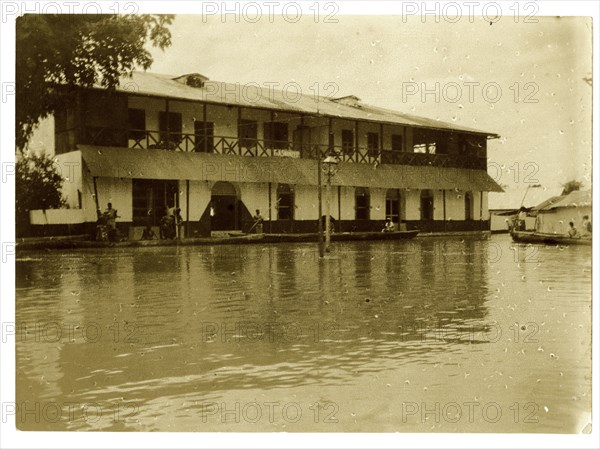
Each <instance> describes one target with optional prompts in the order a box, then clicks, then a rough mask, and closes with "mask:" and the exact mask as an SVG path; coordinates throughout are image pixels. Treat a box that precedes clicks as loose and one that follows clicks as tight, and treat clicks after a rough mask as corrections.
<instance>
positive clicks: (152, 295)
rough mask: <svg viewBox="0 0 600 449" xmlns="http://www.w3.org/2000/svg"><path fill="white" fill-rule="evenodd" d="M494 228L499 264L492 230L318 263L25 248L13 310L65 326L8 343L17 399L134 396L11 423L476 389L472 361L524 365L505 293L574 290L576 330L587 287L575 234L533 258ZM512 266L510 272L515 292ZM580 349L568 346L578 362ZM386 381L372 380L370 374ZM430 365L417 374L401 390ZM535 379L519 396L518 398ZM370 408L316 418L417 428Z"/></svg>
mask: <svg viewBox="0 0 600 449" xmlns="http://www.w3.org/2000/svg"><path fill="white" fill-rule="evenodd" d="M501 242H502V248H503V250H504V253H503V257H502V258H501V259H499V260H490V252H489V251H488V249H489V248H488V247H487V246H486V245H489V242H485V241H477V240H460V239H455V240H453V239H445V240H442V239H423V240H415V241H411V242H401V241H400V242H361V243H339V244H336V245H335V247H334V251H333V252H332V253H331V254H330V255H328V256H327V257H326V259H325V260H320V259H319V258H318V257H317V252H316V248H314V245H309V244H306V245H303V244H298V245H270V246H265V247H261V246H258V245H247V246H215V247H183V248H176V247H165V248H139V249H127V250H115V249H112V250H107V251H80V252H73V253H67V254H58V253H48V254H43V255H32V256H27V257H22V258H20V259H19V260H18V261H17V321H18V323H19V324H20V325H21V326H25V327H26V328H27V329H30V330H31V329H35V328H36V326H37V327H38V328H42V329H44V328H45V327H48V329H49V328H50V327H52V326H55V327H56V326H58V327H60V328H61V329H62V330H63V332H62V335H61V337H60V338H58V339H57V338H50V337H48V335H46V334H44V333H43V332H42V333H41V334H40V335H38V336H37V337H38V338H34V337H35V335H31V334H26V335H23V336H21V338H18V339H17V367H18V368H17V370H18V374H19V375H18V377H17V378H18V381H17V394H18V402H23V401H36V400H53V401H56V402H57V403H59V404H64V403H66V402H76V403H79V404H89V403H99V404H112V405H111V407H115V405H114V404H117V405H116V406H117V407H118V404H123V403H126V404H128V403H135V404H136V407H138V409H137V410H136V412H135V418H132V419H131V420H129V421H128V420H125V421H124V420H118V421H116V422H115V420H113V421H110V420H107V419H99V420H98V421H97V422H92V421H91V420H83V421H82V420H69V419H62V420H61V421H59V422H58V423H56V422H49V421H48V420H44V419H41V420H37V421H36V420H34V419H26V420H25V422H24V423H22V425H21V426H20V427H21V428H28V429H29V428H31V429H43V428H48V429H56V428H107V429H113V430H120V429H130V430H133V429H137V430H153V429H154V430H167V429H175V430H198V429H196V428H194V425H195V424H196V423H197V421H194V419H199V418H202V420H204V418H205V417H204V418H203V416H204V415H202V413H204V412H205V411H204V412H203V410H202V404H205V403H206V401H223V400H228V399H229V400H232V398H239V397H243V396H245V395H250V397H256V396H257V395H259V396H265V395H266V396H265V397H267V398H268V397H277V398H284V397H286V395H287V394H290V392H291V391H295V392H296V393H295V394H297V395H299V396H300V397H306V398H309V399H307V400H313V399H315V398H319V397H320V394H324V393H319V392H325V391H326V392H329V395H330V399H333V400H336V401H340V398H344V399H343V401H344V402H346V401H347V403H346V406H347V407H354V405H355V404H363V406H365V407H366V408H367V409H369V408H370V407H373V406H375V405H376V404H377V406H379V405H380V404H382V403H385V401H386V399H385V398H389V397H390V396H389V395H390V392H391V390H390V389H395V390H393V391H394V394H400V393H402V395H403V396H402V395H401V396H402V397H405V398H414V399H416V400H421V399H422V398H423V397H424V396H423V394H424V391H431V394H433V392H434V391H437V393H436V394H437V396H433V397H435V398H436V399H437V400H439V398H440V397H444V396H447V395H448V394H450V393H452V392H460V394H461V395H463V396H464V395H469V397H470V396H471V391H470V388H471V386H470V385H469V383H470V381H471V379H473V380H475V378H476V377H477V374H475V373H476V371H477V370H481V372H480V373H479V378H478V379H477V381H478V382H480V384H476V385H478V386H479V385H483V384H484V383H485V382H487V381H488V379H489V376H492V375H495V374H493V373H494V372H495V371H497V370H499V369H501V368H502V369H506V367H507V363H509V364H513V363H514V364H515V366H516V365H518V364H520V363H522V361H521V360H517V357H516V356H514V355H513V357H512V358H510V359H509V362H507V361H506V360H505V355H504V354H507V353H508V351H509V350H510V351H511V353H515V352H516V351H517V350H518V349H519V348H520V347H518V348H517V347H516V346H514V345H513V347H509V346H508V345H509V343H508V340H507V339H506V338H504V339H500V337H499V333H498V330H499V329H500V333H501V334H502V332H504V334H503V335H504V337H506V336H507V332H509V329H508V328H509V326H510V325H512V324H514V322H515V320H518V321H520V322H523V323H527V320H529V319H531V320H535V319H537V318H538V317H540V316H541V317H542V318H543V315H538V316H537V317H533V318H528V317H529V316H530V314H531V311H530V310H525V311H523V310H520V311H519V312H518V313H515V314H512V313H511V312H510V307H513V304H514V303H515V302H519V303H526V304H527V301H529V302H530V303H531V297H532V296H533V295H536V294H538V295H539V293H540V289H541V288H542V287H543V290H542V291H544V292H545V293H548V290H547V289H546V287H547V288H550V286H546V285H545V283H549V284H553V287H552V288H554V291H555V292H556V291H561V294H562V295H563V296H569V297H570V296H576V297H578V299H580V300H581V301H582V304H581V306H580V307H577V306H576V305H574V304H573V303H571V304H570V307H571V308H572V310H570V312H572V313H576V314H578V315H577V317H576V318H574V319H573V321H572V324H571V325H572V326H573V327H574V326H576V325H577V326H580V325H581V326H582V327H577V333H576V334H575V333H574V331H573V329H572V328H569V329H565V328H564V326H566V324H562V326H563V328H561V325H557V326H554V327H553V331H552V335H554V336H556V335H557V333H558V332H559V331H562V332H565V331H566V330H568V331H570V332H571V335H573V336H575V335H576V336H577V338H580V339H582V340H583V341H586V339H587V340H589V333H586V330H588V329H589V328H590V327H589V326H590V323H589V309H585V308H586V307H588V306H589V297H588V298H587V299H586V298H585V295H584V296H583V298H582V296H581V291H582V289H583V291H585V289H586V288H588V289H589V285H590V284H589V283H590V279H591V278H590V276H591V271H586V270H587V267H588V266H589V261H588V259H587V258H588V257H589V254H585V253H582V252H581V251H582V250H583V251H585V250H586V249H571V248H569V249H567V250H565V251H561V252H560V257H558V250H556V249H555V248H552V249H545V248H542V249H541V250H540V254H538V255H539V256H543V259H545V261H540V260H541V259H538V260H537V262H535V263H525V261H524V260H519V257H528V256H523V255H522V254H521V255H519V254H516V256H515V254H514V251H513V249H511V248H512V246H511V244H510V243H509V242H508V241H505V240H503V241H501ZM564 256H567V257H568V258H569V259H570V263H571V265H570V266H571V267H572V272H571V273H568V274H569V276H570V277H568V278H567V279H563V281H562V282H561V280H560V276H558V277H557V276H555V275H556V274H557V273H555V271H556V270H558V271H561V272H562V273H563V274H565V269H564V266H563V263H562V262H561V258H562V257H564ZM514 257H516V259H514ZM492 262H493V263H492ZM575 270H577V275H578V277H577V276H576V277H575V278H574V277H573V276H575V274H574V272H575ZM567 271H568V270H567ZM523 278H524V279H523ZM515 279H518V280H519V282H520V283H521V285H519V288H518V289H514V290H513V289H512V287H510V285H511V282H514V280H515ZM540 283H542V284H540ZM540 285H541V286H542V287H540ZM550 299H551V298H550ZM582 307H583V308H582ZM540 310H543V309H537V313H540ZM554 312H555V311H548V313H549V314H551V315H552V316H554ZM562 313H567V312H565V311H564V310H563V312H562ZM546 319H547V320H548V322H550V321H551V319H550V316H547V318H546ZM571 325H570V326H571ZM65 328H66V329H67V330H71V331H70V332H65V331H64V329H65ZM510 341H511V342H512V343H513V344H514V338H511V339H510ZM549 344H550V343H549ZM553 344H556V340H554V343H553ZM529 349H530V348H529V347H528V348H527V350H529ZM531 349H532V352H533V348H531ZM555 351H557V350H556V349H555ZM585 351H586V348H585V346H584V347H583V349H581V350H580V351H579V352H577V353H576V354H571V355H572V356H573V358H575V359H576V360H579V363H580V364H581V361H580V360H581V357H582V356H585ZM540 354H541V352H540ZM535 356H536V357H537V356H539V354H535ZM519 357H520V356H519ZM544 360H545V359H544ZM584 360H585V359H584ZM553 362H554V361H553ZM439 366H442V367H443V368H444V369H445V370H446V371H444V372H440V371H439V369H438V367H439ZM465 366H469V368H468V369H466V368H465ZM582 368H585V363H584V364H583V365H582ZM554 369H555V368H554ZM560 369H563V370H565V369H566V368H565V367H561V368H560ZM550 370H551V371H552V368H550ZM471 375H472V376H473V377H471V378H470V379H469V380H468V381H465V379H467V377H468V376H471ZM529 375H535V376H538V375H540V374H539V373H535V374H529ZM384 378H386V379H388V381H387V382H386V383H384V384H383V385H379V384H376V385H374V384H373V383H372V382H373V379H377V382H380V379H384ZM411 379H412V382H413V383H410V382H411ZM426 379H428V382H429V383H428V384H427V386H423V387H419V388H418V389H417V387H412V385H413V384H415V383H418V382H425V380H426ZM365 382H366V383H365ZM381 382H383V381H381ZM465 384H466V385H465ZM366 385H369V387H368V388H371V389H374V391H375V392H376V393H375V394H373V395H372V397H367V398H365V397H363V391H365V387H366ZM490 385H495V384H493V383H492V384H490ZM528 385H529V384H528V383H524V384H523V385H522V386H521V387H520V388H515V390H514V392H513V394H517V392H518V394H520V395H523V394H524V391H527V390H526V388H528ZM582 385H583V388H584V389H585V386H586V385H587V384H586V383H585V382H584V383H583V384H580V383H579V384H576V386H574V387H573V388H578V389H581V388H582ZM481 388H482V391H485V390H487V391H486V393H487V394H490V393H489V392H490V390H491V391H494V388H490V387H486V388H484V387H483V386H481ZM507 388H508V387H507ZM553 388H555V387H553ZM550 390H551V388H549V389H548V392H549V391H550ZM571 393H572V392H567V393H566V394H571ZM506 394H507V392H506V391H495V392H494V395H499V396H493V397H495V398H496V397H502V395H506ZM548 394H549V393H548ZM382 398H383V399H382ZM518 400H519V401H521V400H523V399H522V396H519V398H518ZM173 404H177V406H175V405H173ZM182 404H185V406H182ZM386 407H387V406H386ZM395 407H396V412H397V411H398V410H397V407H398V405H397V404H396V406H395ZM392 408H393V407H392ZM584 409H585V407H584ZM167 410H168V412H167ZM386 410H387V409H386ZM169 413H171V414H172V413H175V414H177V416H178V417H179V419H178V420H175V421H172V418H173V416H170V415H169ZM386 413H391V412H389V410H388V411H387V412H386ZM368 416H370V417H368V418H367V417H364V419H363V420H362V421H360V422H358V421H356V420H355V421H356V422H346V424H345V425H346V426H348V427H343V428H337V429H336V428H330V429H325V430H337V431H340V430H344V429H346V430H348V429H354V430H413V431H414V430H415V429H416V431H423V429H421V428H420V427H419V426H417V427H411V428H410V429H408V428H406V427H405V428H402V426H399V425H398V421H397V416H395V417H392V416H387V415H386V416H381V415H377V414H376V415H373V416H371V415H368ZM63 418H64V416H63ZM563 419H564V417H563ZM302 422H303V425H304V426H305V427H298V429H300V430H306V429H313V427H314V426H313V427H311V421H310V420H308V421H306V420H305V421H302ZM167 423H169V424H168V425H167ZM218 424H222V423H218ZM417 424H419V423H417ZM421 424H422V423H421ZM516 424H519V423H516ZM516 424H515V423H514V422H513V423H512V424H511V423H509V424H507V425H508V426H509V427H508V429H512V428H514V427H515V426H516ZM415 425H416V424H415ZM170 426H173V427H170ZM361 426H362V427H361ZM511 426H512V427H511ZM517 428H518V426H517ZM211 429H212V430H218V429H222V427H219V426H217V425H216V424H215V426H214V427H212V428H211ZM235 429H236V428H234V429H233V430H235ZM419 429H420V430H419ZM540 429H546V428H545V427H543V426H542V427H540ZM201 430H209V429H207V428H206V427H204V428H202V429H201ZM263 430H268V427H267V428H263ZM313 430H314V429H313ZM317 430H324V429H317ZM442 430H446V431H448V430H450V431H452V430H456V429H455V428H450V429H448V428H443V429H442ZM494 430H499V429H498V428H497V427H495V428H494V427H492V428H490V430H489V431H494ZM526 431H542V430H538V428H536V429H531V430H526Z"/></svg>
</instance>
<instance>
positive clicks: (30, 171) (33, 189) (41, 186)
mask: <svg viewBox="0 0 600 449" xmlns="http://www.w3.org/2000/svg"><path fill="white" fill-rule="evenodd" d="M63 181H64V179H63V177H62V175H61V174H60V171H59V168H58V166H57V165H56V164H54V161H53V160H52V159H51V158H50V157H49V156H48V155H46V154H45V153H42V154H35V153H33V152H24V153H23V155H22V156H19V157H18V158H17V164H16V168H15V218H16V222H17V229H19V228H22V227H23V226H27V225H28V224H29V211H30V210H35V209H57V208H59V207H61V206H64V204H65V200H64V198H63V196H62V193H61V188H62V184H63Z"/></svg>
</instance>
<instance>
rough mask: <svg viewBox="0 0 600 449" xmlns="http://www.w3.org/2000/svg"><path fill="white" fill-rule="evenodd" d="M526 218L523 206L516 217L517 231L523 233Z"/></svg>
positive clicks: (525, 210)
mask: <svg viewBox="0 0 600 449" xmlns="http://www.w3.org/2000/svg"><path fill="white" fill-rule="evenodd" d="M526 218H527V209H525V208H524V207H523V206H521V208H520V209H519V214H518V215H517V230H518V231H525V219H526Z"/></svg>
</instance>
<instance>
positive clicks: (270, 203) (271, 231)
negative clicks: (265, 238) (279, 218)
mask: <svg viewBox="0 0 600 449" xmlns="http://www.w3.org/2000/svg"><path fill="white" fill-rule="evenodd" d="M268 190H269V234H272V233H273V226H272V223H273V218H272V217H273V216H272V214H271V207H272V199H271V195H272V194H271V191H272V189H271V183H269V189H268Z"/></svg>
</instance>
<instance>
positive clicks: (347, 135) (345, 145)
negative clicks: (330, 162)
mask: <svg viewBox="0 0 600 449" xmlns="http://www.w3.org/2000/svg"><path fill="white" fill-rule="evenodd" d="M342 151H343V152H344V154H352V153H354V132H352V130H351V129H342Z"/></svg>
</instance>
